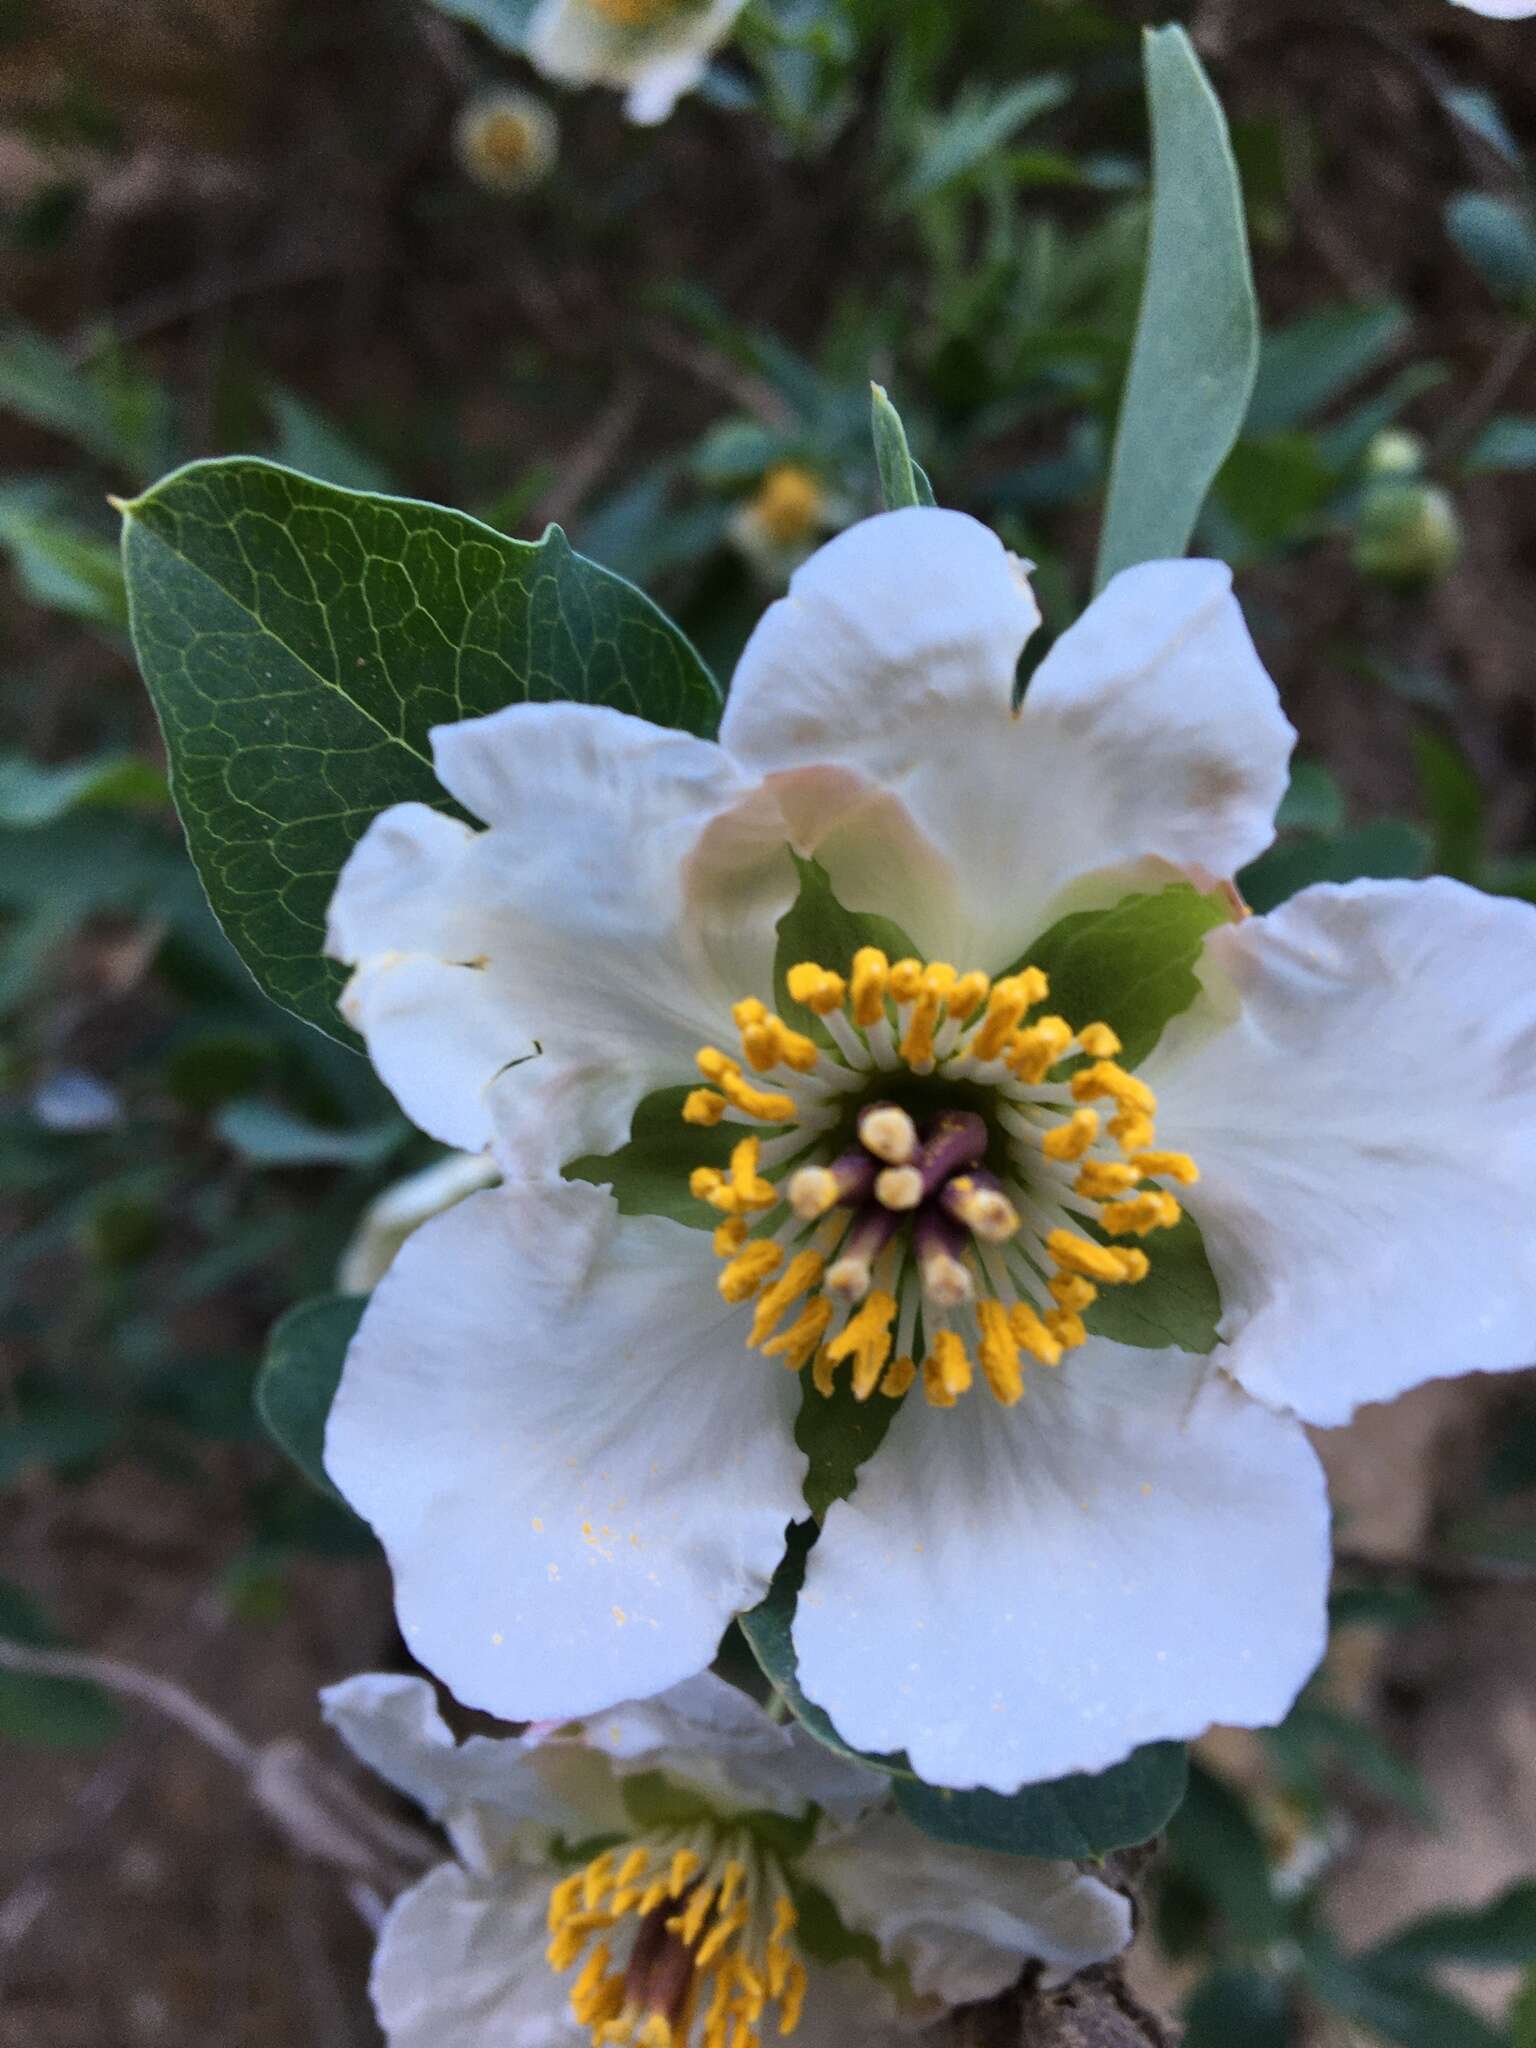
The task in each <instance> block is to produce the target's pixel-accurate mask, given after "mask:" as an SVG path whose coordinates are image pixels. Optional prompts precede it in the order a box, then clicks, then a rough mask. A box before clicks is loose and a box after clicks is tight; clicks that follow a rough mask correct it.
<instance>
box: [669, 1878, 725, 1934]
mask: <svg viewBox="0 0 1536 2048" xmlns="http://www.w3.org/2000/svg"><path fill="white" fill-rule="evenodd" d="M714 1904H715V1888H714V1886H713V1885H712V1884H701V1885H700V1886H699V1888H698V1890H697V1891H695V1892H692V1893H690V1894H689V1898H688V1903H687V1905H686V1906H685V1907H684V1908H683V1910H682V1912H681V1913H679V1914H676V1915H675V1916H674V1917H673V1918H672V1919H670V1920H669V1921H668V1922H667V1925H668V1927H669V1928H671V1929H672V1931H673V1932H674V1933H676V1934H677V1935H679V1936H680V1937H681V1939H682V1940H683V1941H684V1942H685V1943H686V1944H687V1946H688V1947H689V1948H692V1947H693V1944H694V1943H695V1942H696V1941H697V1940H698V1938H699V1936H700V1934H701V1933H702V1932H703V1930H704V1922H705V1921H706V1920H707V1919H708V1918H709V1916H710V1913H711V1912H712V1911H713V1909H714Z"/></svg>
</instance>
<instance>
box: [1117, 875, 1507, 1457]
mask: <svg viewBox="0 0 1536 2048" xmlns="http://www.w3.org/2000/svg"><path fill="white" fill-rule="evenodd" d="M1203 972H1204V979H1205V981H1206V983H1207V986H1208V989H1209V991H1210V997H1209V1000H1208V1001H1205V1002H1202V1003H1199V1004H1196V1005H1195V1006H1194V1008H1192V1009H1191V1010H1189V1011H1188V1012H1186V1014H1185V1015H1184V1016H1183V1017H1182V1018H1179V1019H1176V1020H1175V1022H1174V1023H1173V1025H1171V1026H1170V1028H1169V1030H1168V1032H1167V1033H1166V1034H1165V1036H1164V1039H1163V1042H1162V1043H1161V1045H1160V1046H1159V1047H1158V1049H1157V1051H1156V1052H1155V1054H1154V1055H1153V1057H1152V1058H1151V1059H1150V1060H1149V1061H1148V1062H1147V1065H1146V1069H1145V1072H1146V1077H1147V1079H1148V1080H1149V1082H1150V1083H1151V1084H1152V1086H1153V1087H1154V1088H1155V1089H1156V1090H1157V1093H1158V1098H1159V1130H1160V1132H1161V1134H1162V1136H1163V1138H1164V1139H1165V1140H1166V1141H1167V1142H1168V1143H1169V1144H1175V1143H1176V1144H1177V1145H1178V1146H1179V1148H1180V1149H1181V1150H1186V1151H1189V1152H1191V1153H1193V1154H1194V1156H1195V1158H1196V1160H1197V1161H1198V1163H1199V1165H1200V1169H1201V1180H1200V1184H1199V1186H1198V1187H1195V1188H1192V1189H1191V1190H1190V1191H1189V1208H1190V1212H1191V1214H1192V1215H1194V1217H1195V1218H1196V1220H1197V1221H1198V1222H1199V1224H1200V1226H1201V1229H1202V1231H1203V1232H1204V1235H1205V1243H1206V1249H1207V1251H1208V1253H1209V1255H1210V1259H1211V1264H1212V1267H1213V1268H1214V1270H1215V1273H1216V1277H1217V1279H1218V1281H1219V1282H1220V1285H1221V1296H1222V1307H1223V1321H1222V1334H1223V1336H1224V1337H1225V1338H1226V1339H1227V1341H1228V1343H1229V1345H1230V1349H1229V1350H1228V1351H1227V1352H1225V1353H1224V1354H1223V1356H1224V1361H1225V1363H1226V1364H1227V1365H1228V1366H1229V1368H1230V1370H1231V1371H1232V1372H1233V1373H1235V1374H1236V1375H1237V1377H1238V1378H1239V1379H1241V1380H1242V1382H1243V1384H1244V1385H1245V1386H1247V1387H1248V1388H1249V1389H1250V1390H1251V1391H1252V1392H1254V1393H1255V1394H1258V1395H1260V1396H1261V1397H1262V1398H1263V1399H1265V1400H1269V1401H1274V1402H1278V1403H1281V1404H1283V1405H1285V1406H1287V1407H1290V1408H1293V1409H1294V1410H1295V1411H1296V1412H1297V1413H1298V1414H1300V1415H1302V1416H1304V1417H1305V1418H1307V1419H1308V1420H1309V1421H1312V1422H1319V1423H1338V1422H1345V1421H1347V1420H1348V1418H1349V1416H1350V1414H1351V1412H1352V1411H1353V1409H1354V1408H1355V1407H1356V1406H1357V1405H1358V1404H1359V1403H1360V1402H1362V1401H1380V1400H1386V1399H1388V1398H1390V1397H1391V1396H1392V1395H1394V1394H1398V1393H1401V1392H1402V1391H1403V1389H1404V1388H1406V1387H1411V1386H1414V1385H1416V1384H1417V1383H1418V1382H1419V1381H1420V1380H1425V1379H1432V1378H1434V1377H1435V1376H1436V1375H1437V1374H1442V1373H1457V1372H1470V1371H1483V1372H1501V1371H1505V1370H1508V1369H1510V1368H1513V1367H1517V1366H1523V1365H1528V1364H1529V1363H1530V1362H1531V1361H1532V1360H1533V1359H1536V1233H1533V1232H1532V1230H1531V1228H1530V1191H1531V1179H1532V1170H1533V1165H1536V909H1533V908H1532V907H1531V906H1530V905H1529V904H1525V903H1518V902H1513V901H1510V900H1508V899H1499V898H1494V897H1489V896H1482V895H1480V894H1479V893H1478V892H1477V891H1476V890H1474V889H1468V888H1464V887H1463V886H1462V885H1461V884H1460V883H1459V882H1450V881H1444V880H1437V881H1430V882H1354V883H1350V884H1348V885H1347V886H1345V887H1343V888H1316V889H1308V890H1306V891H1304V892H1303V893H1302V894H1301V895H1300V896H1296V897H1293V898H1292V899H1291V901H1290V902H1289V903H1286V904H1283V905H1282V906H1281V908H1280V909H1278V910H1276V911H1274V912H1272V913H1271V914H1270V915H1269V916H1268V917H1262V918H1253V919H1251V920H1249V921H1248V922H1247V923H1245V924H1242V925H1236V926H1229V927H1227V928H1224V929H1223V930H1221V931H1219V932H1217V933H1214V934H1213V935H1212V937H1211V939H1210V940H1209V941H1208V942H1207V947H1206V964H1205V968H1204V970H1203ZM1239 1006H1240V1007H1239ZM1234 1008H1237V1011H1238V1014H1237V1015H1236V1017H1235V1019H1234V1020H1233V1021H1231V1022H1230V1023H1229V1024H1228V1025H1227V1028H1225V1029H1222V1028H1221V1025H1222V1023H1223V1021H1224V1020H1225V1019H1227V1018H1230V1017H1231V1016H1232V1012H1233V1010H1234Z"/></svg>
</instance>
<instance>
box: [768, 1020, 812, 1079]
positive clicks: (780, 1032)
mask: <svg viewBox="0 0 1536 2048" xmlns="http://www.w3.org/2000/svg"><path fill="white" fill-rule="evenodd" d="M771 1028H772V1030H773V1033H774V1037H775V1039H776V1041H777V1044H778V1054H779V1061H780V1064H781V1065H783V1066H786V1067H789V1068H791V1069H793V1071H794V1072H795V1073H797V1074H808V1073H809V1072H810V1071H811V1069H812V1068H813V1067H814V1066H815V1065H816V1063H817V1061H818V1060H819V1059H820V1058H821V1054H820V1053H819V1052H818V1051H817V1049H816V1041H815V1040H814V1039H813V1038H807V1037H806V1036H805V1033H804V1032H803V1031H791V1030H790V1028H789V1026H788V1025H787V1024H786V1023H785V1022H784V1020H783V1018H782V1017H775V1018H774V1019H773V1022H772V1027H771Z"/></svg>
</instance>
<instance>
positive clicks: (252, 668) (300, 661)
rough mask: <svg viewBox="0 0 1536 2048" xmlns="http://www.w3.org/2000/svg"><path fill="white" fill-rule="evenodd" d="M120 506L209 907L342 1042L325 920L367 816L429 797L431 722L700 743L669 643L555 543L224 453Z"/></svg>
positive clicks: (710, 722) (692, 674) (184, 813)
mask: <svg viewBox="0 0 1536 2048" xmlns="http://www.w3.org/2000/svg"><path fill="white" fill-rule="evenodd" d="M123 510H124V518H125V524H124V533H123V548H124V561H125V565H126V570H127V577H128V590H129V601H130V607H131V618H132V628H133V636H134V644H135V647H136V649H137V652H138V656H139V661H140V665H141V667H142V668H143V671H144V676H145V680H146V682H147V683H148V685H149V689H150V694H151V696H152V697H153V699H154V702H155V708H156V710H157V712H158V713H159V716H160V721H161V724H162V726H163V728H164V731H165V737H166V745H167V749H168V751H169V754H170V760H171V787H172V793H173V795H174V796H175V798H176V802H177V807H178V809H179V810H180V812H181V817H182V822H183V824H184V825H185V827H186V831H187V838H188V842H189V844H190V847H191V850H192V856H193V859H194V860H195V862H196V863H197V868H198V872H199V874H200V875H201V877H202V880H203V885H204V887H205V888H206V890H207V891H208V896H209V900H210V901H211V903H212V905H213V908H214V910H215V912H216V913H217V915H218V917H219V919H220V922H221V923H222V924H223V926H224V929H225V931H226V932H227V933H228V934H229V937H230V938H231V940H232V941H233V943H234V945H235V946H236V948H237V950H238V951H239V953H240V955H241V957H242V958H243V959H244V961H245V962H246V965H247V966H248V967H249V968H250V969H251V971H252V973H253V974H254V975H255V976H256V979H257V981H258V982H260V984H261V986H262V987H263V988H264V989H265V990H266V991H267V993H268V994H269V995H270V996H273V997H274V998H275V999H276V1000H277V1001H278V1002H280V1003H283V1004H285V1005H286V1006H287V1007H288V1008H289V1009H291V1010H293V1011H295V1012H296V1013H297V1014H298V1015H299V1016H301V1017H303V1018H305V1019H306V1020H307V1021H308V1022H309V1023H311V1024H315V1025H317V1026H318V1027H319V1028H320V1029H321V1030H322V1031H327V1032H329V1033H330V1034H331V1035H332V1036H333V1037H336V1038H340V1039H342V1040H343V1042H346V1034H345V1032H344V1030H343V1028H342V1026H341V1025H340V1023H339V1020H338V1019H337V1018H336V1016H335V1001H336V995H337V991H338V989H339V987H340V985H341V979H342V975H341V970H340V969H339V968H338V967H336V966H335V964H334V963H332V962H330V961H327V960H325V959H323V958H322V956H321V950H320V949H321V944H322V940H323V937H324V926H325V912H326V906H327V904H328V903H329V901H330V897H331V892H332V890H333V889H334V887H335V882H336V876H337V874H338V873H339V871H340V869H341V866H342V863H343V862H344V861H345V859H346V857H347V855H348V854H349V853H350V852H351V850H352V847H353V846H354V845H355V844H356V842H357V840H358V839H359V838H360V837H361V835H362V833H363V832H364V830H365V829H366V828H367V826H368V824H369V823H370V822H371V820H372V819H373V818H374V817H375V816H376V815H377V814H378V813H379V812H380V811H381V810H383V809H384V808H386V806H388V805H390V804H395V803H400V802H403V801H406V800H409V799H414V800H416V801H419V802H423V803H428V804H436V805H439V806H445V805H446V803H447V799H446V797H445V796H444V794H443V791H442V789H441V788H440V786H439V784H438V782H437V780H436V777H435V776H434V774H433V771H432V760H431V748H430V742H429V739H428V734H429V731H430V728H431V727H432V726H434V725H437V724H442V723H447V722H452V721H454V720H458V719H462V718H472V717H476V716H479V715H481V714H483V713H486V712H490V711H496V710H499V709H500V708H501V707H502V706H503V705H506V704H512V703H523V702H533V701H548V700H550V699H558V698H568V699H575V700H577V701H579V702H582V703H588V704H610V705H613V706H615V707H616V708H618V709H620V710H623V711H629V712H637V713H639V714H640V715H641V716H643V717H646V718H651V719H654V720H656V721H657V722H659V723H662V724H668V725H677V726H681V727H683V728H684V729H685V730H687V731H690V732H699V733H708V732H711V731H712V730H713V729H714V725H715V722H716V719H717V717H718V712H719V693H718V691H717V689H716V686H715V684H714V681H713V679H712V678H711V676H710V675H709V673H708V671H707V670H706V669H705V667H704V665H703V663H702V662H701V661H700V659H699V657H698V656H697V654H695V652H694V650H693V649H692V647H690V646H689V644H688V642H687V641H686V640H685V639H684V638H683V636H682V634H681V633H679V632H678V630H677V629H676V627H674V626H673V625H672V624H671V623H670V621H669V620H668V619H667V618H666V617H665V616H664V615H663V614H662V613H661V612H660V611H658V610H657V608H656V607H655V605H653V604H652V603H651V601H650V599H649V598H647V597H645V596H644V595H642V593H641V592H640V591H638V590H636V589H634V588H633V586H632V585H630V584H627V583H625V582H624V581H622V579H621V578H619V577H617V576H612V575H610V574H609V573H608V572H607V571H606V570H604V569H600V568H598V567H596V566H595V564H593V563H591V562H588V561H585V560H583V558H582V557H581V556H579V555H577V554H574V553H572V551H571V549H570V547H569V545H568V543H567V542H566V540H565V537H564V535H563V534H561V533H560V531H559V530H558V528H551V529H550V531H549V533H548V534H546V536H545V537H544V539H543V540H542V541H539V542H537V543H531V542H525V541H514V540H508V539H507V538H506V536H505V535H503V534H500V533H497V532H495V531H494V530H493V529H492V528H490V527H487V526H482V525H481V524H480V523H479V522H478V521H477V520H474V519H470V518H467V517H466V516H465V515H464V514H462V513H459V512H449V511H444V510H442V509H441V508H439V507H437V506H434V505H424V504H417V503H414V502H412V501H411V500H408V499H400V498H374V497H367V496H362V495H359V494H357V493H354V492H351V491H344V490H339V489H336V488H333V487H331V486H329V485H326V484H321V483H316V482H314V481H313V480H311V479H310V478H307V477H302V476H298V475H295V474H294V473H292V472H290V471H288V470H284V469H281V468H279V467H277V466H276V465H275V464H273V463H267V462H260V461H256V460H253V459H250V458H245V457H242V458H236V459H234V460H230V461H220V462H204V463H194V464H193V465H192V466H191V467H190V468H187V469H182V470H178V471H176V472H175V473H174V474H173V475H171V476H169V477H167V478H166V479H165V480H164V481H163V482H161V483H159V484H157V485H156V486H155V487H154V488H153V489H152V490H151V491H149V492H147V493H146V494H145V495H144V496H143V497H142V498H139V499H137V500H136V501H135V502H134V503H133V504H131V505H128V506H125V507H124V508H123Z"/></svg>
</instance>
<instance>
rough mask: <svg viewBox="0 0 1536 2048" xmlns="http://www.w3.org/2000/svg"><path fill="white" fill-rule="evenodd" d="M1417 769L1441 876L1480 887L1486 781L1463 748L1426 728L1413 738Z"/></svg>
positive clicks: (1436, 867)
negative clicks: (1484, 784)
mask: <svg viewBox="0 0 1536 2048" xmlns="http://www.w3.org/2000/svg"><path fill="white" fill-rule="evenodd" d="M1413 754H1414V765H1415V766H1416V767H1417V769H1418V771H1419V787H1420V789H1421V790H1422V791H1423V794H1424V805H1425V808H1426V810H1427V811H1428V812H1429V819H1430V824H1431V826H1432V827H1433V830H1434V849H1433V853H1432V856H1431V858H1432V859H1433V862H1434V871H1435V873H1436V874H1437V875H1452V876H1454V877H1455V879H1456V880H1457V881H1459V882H1476V881H1478V880H1479V879H1480V877H1481V875H1482V868H1483V838H1484V813H1485V808H1486V807H1485V804H1484V800H1483V784H1482V778H1481V777H1480V776H1479V775H1478V772H1477V770H1476V769H1475V768H1474V767H1473V766H1472V763H1471V762H1470V761H1469V760H1468V759H1467V757H1466V755H1465V754H1464V753H1463V752H1462V750H1461V748H1460V747H1459V746H1458V745H1457V744H1456V743H1455V742H1454V741H1453V740H1450V739H1446V738H1443V737H1442V736H1441V735H1440V734H1439V733H1437V732H1431V731H1429V730H1428V728H1427V727H1425V728H1421V729H1420V730H1419V731H1418V732H1417V733H1415V734H1414V739H1413Z"/></svg>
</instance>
